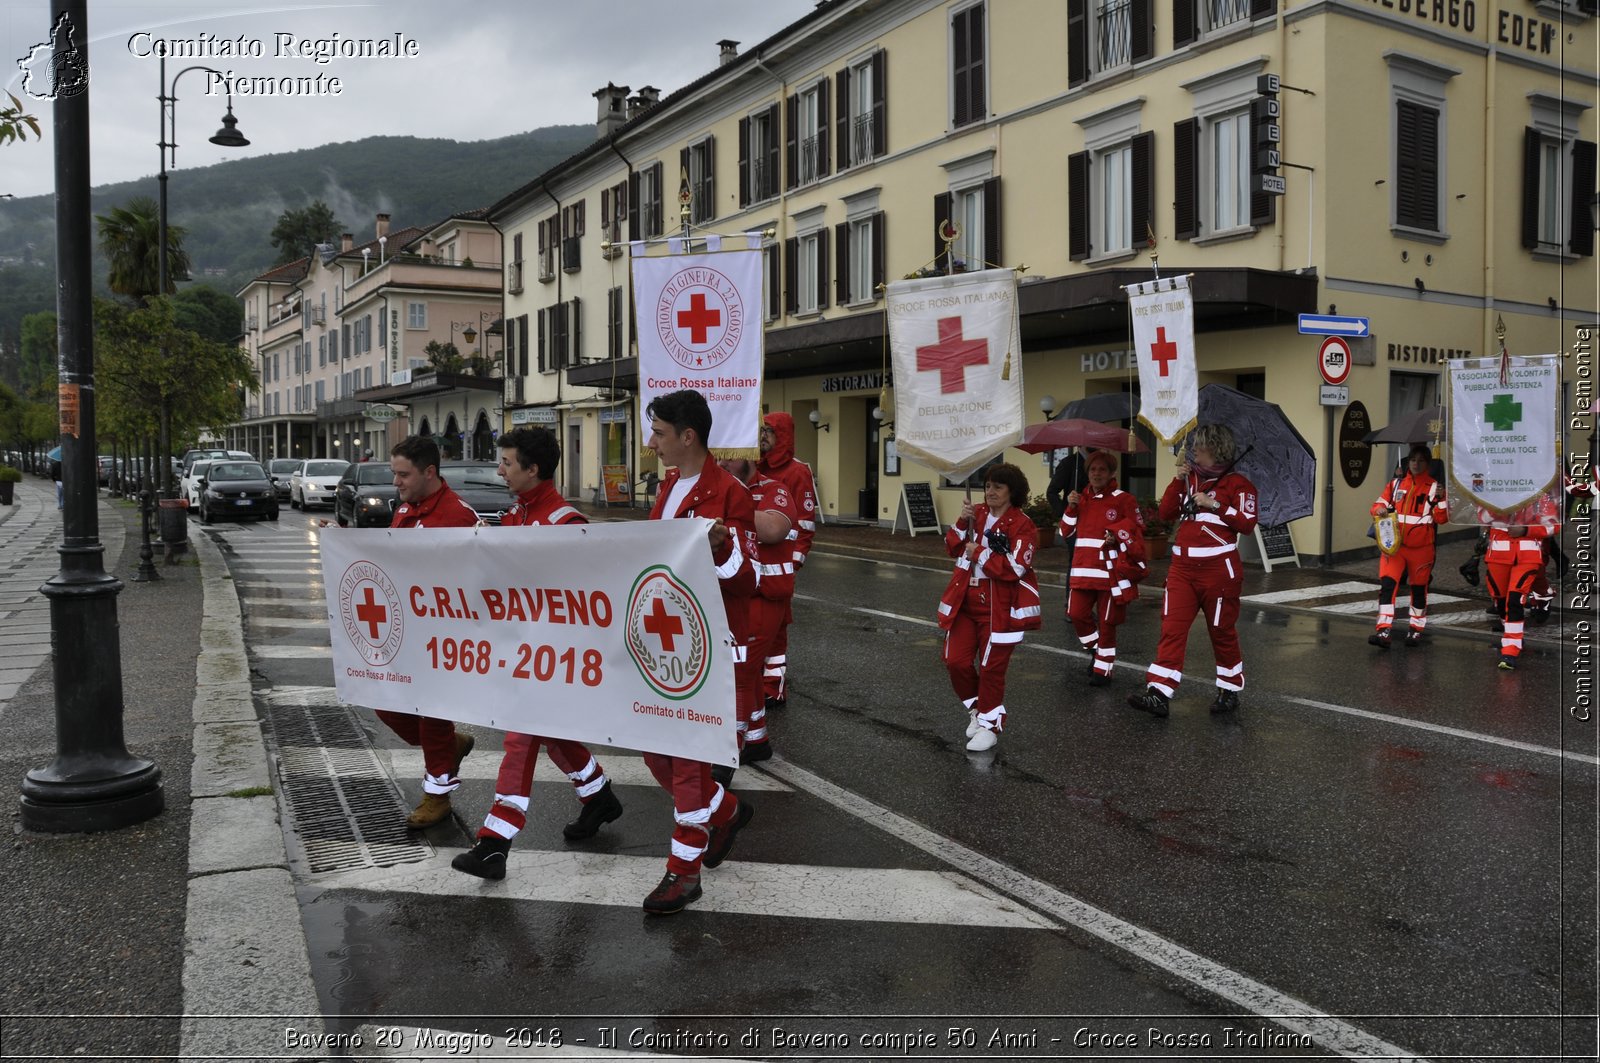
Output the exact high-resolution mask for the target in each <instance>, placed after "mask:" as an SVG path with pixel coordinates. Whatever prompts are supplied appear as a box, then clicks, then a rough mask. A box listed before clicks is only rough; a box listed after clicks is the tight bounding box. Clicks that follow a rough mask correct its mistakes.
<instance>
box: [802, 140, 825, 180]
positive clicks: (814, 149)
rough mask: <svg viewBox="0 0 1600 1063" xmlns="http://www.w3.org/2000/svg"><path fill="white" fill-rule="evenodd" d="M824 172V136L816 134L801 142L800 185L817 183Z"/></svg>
mask: <svg viewBox="0 0 1600 1063" xmlns="http://www.w3.org/2000/svg"><path fill="white" fill-rule="evenodd" d="M821 172H822V136H821V134H816V135H813V136H809V137H806V138H805V139H804V140H802V141H801V142H800V183H801V184H805V183H807V182H808V181H815V180H816V179H817V177H818V175H819V174H820V173H821Z"/></svg>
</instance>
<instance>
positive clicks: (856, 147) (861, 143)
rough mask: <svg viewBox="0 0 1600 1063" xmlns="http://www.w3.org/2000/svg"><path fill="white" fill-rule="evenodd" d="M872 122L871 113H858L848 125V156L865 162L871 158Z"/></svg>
mask: <svg viewBox="0 0 1600 1063" xmlns="http://www.w3.org/2000/svg"><path fill="white" fill-rule="evenodd" d="M873 132H874V123H873V121H872V115H871V114H870V113H868V114H858V115H856V118H855V121H854V122H853V123H851V126H850V158H851V159H853V160H854V161H856V162H865V161H867V160H868V159H870V158H872V145H873Z"/></svg>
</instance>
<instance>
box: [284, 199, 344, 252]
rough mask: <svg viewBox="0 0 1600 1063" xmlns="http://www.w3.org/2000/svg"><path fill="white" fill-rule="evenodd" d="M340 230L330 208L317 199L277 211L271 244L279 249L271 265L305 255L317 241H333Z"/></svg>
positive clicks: (320, 242) (319, 242)
mask: <svg viewBox="0 0 1600 1063" xmlns="http://www.w3.org/2000/svg"><path fill="white" fill-rule="evenodd" d="M341 231H342V229H341V228H340V226H339V219H338V218H335V217H334V216H333V209H332V208H331V207H329V206H328V205H327V204H326V203H324V202H323V201H322V200H320V199H318V200H314V201H313V202H312V203H311V205H310V206H309V207H301V208H300V209H299V210H286V211H284V212H283V213H282V214H280V215H278V223H277V224H276V225H274V226H273V227H272V237H271V239H272V246H273V247H276V248H277V249H278V260H277V261H276V262H274V263H273V265H274V266H282V265H286V264H288V263H290V262H293V261H294V260H295V259H297V258H304V257H306V256H307V255H309V254H311V250H312V248H314V247H315V246H316V245H317V244H326V243H332V242H333V241H334V239H336V238H337V237H338V235H339V233H340V232H341Z"/></svg>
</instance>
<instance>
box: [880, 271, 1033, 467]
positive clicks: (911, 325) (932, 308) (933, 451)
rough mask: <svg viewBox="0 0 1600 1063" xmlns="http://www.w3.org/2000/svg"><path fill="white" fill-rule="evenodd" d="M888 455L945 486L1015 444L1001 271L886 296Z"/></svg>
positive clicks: (1011, 328) (1013, 372) (1015, 375)
mask: <svg viewBox="0 0 1600 1063" xmlns="http://www.w3.org/2000/svg"><path fill="white" fill-rule="evenodd" d="M886 294H887V297H888V308H889V350H890V353H891V355H892V357H893V358H894V395H895V416H894V434H895V446H896V447H897V449H898V450H899V453H900V454H901V455H902V456H904V457H909V458H911V459H912V460H914V461H918V462H921V463H922V464H924V465H926V466H928V468H930V469H933V470H934V471H935V472H938V473H941V474H942V475H944V476H948V477H950V478H951V479H957V480H959V479H964V478H965V477H966V476H968V475H969V474H970V473H972V472H973V470H975V469H977V468H978V467H979V466H981V465H983V464H984V463H985V462H986V461H988V460H989V459H990V458H992V457H994V456H995V455H997V454H999V453H1000V452H1001V451H1002V450H1004V449H1006V448H1007V447H1010V446H1015V445H1016V444H1017V443H1020V442H1022V430H1023V428H1024V427H1026V412H1025V410H1024V407H1023V402H1022V330H1021V326H1020V323H1019V320H1018V317H1017V275H1016V273H1015V272H1014V271H1013V270H1009V269H989V270H982V271H980V272H977V273H958V274H956V275H954V276H951V277H922V278H918V279H916V280H907V281H895V282H894V283H892V284H890V285H889V286H888V288H887V292H886Z"/></svg>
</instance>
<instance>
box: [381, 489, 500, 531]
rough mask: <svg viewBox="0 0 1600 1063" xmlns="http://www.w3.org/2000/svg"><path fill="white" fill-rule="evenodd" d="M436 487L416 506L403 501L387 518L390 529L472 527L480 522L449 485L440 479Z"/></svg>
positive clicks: (471, 509)
mask: <svg viewBox="0 0 1600 1063" xmlns="http://www.w3.org/2000/svg"><path fill="white" fill-rule="evenodd" d="M439 483H440V487H439V490H437V491H435V492H434V493H433V494H431V495H429V496H428V497H427V498H424V499H423V500H422V501H421V502H418V503H417V504H416V505H412V504H411V503H409V502H403V503H401V504H400V507H399V508H398V509H396V510H395V511H394V516H393V517H392V518H391V519H390V520H389V527H391V528H473V527H476V526H477V525H478V523H479V521H478V514H477V512H476V511H475V510H473V508H472V507H471V506H469V505H467V504H466V503H465V502H463V501H461V496H460V495H458V494H456V493H455V492H454V491H452V490H450V485H449V484H447V483H445V482H444V481H443V480H440V481H439Z"/></svg>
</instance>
